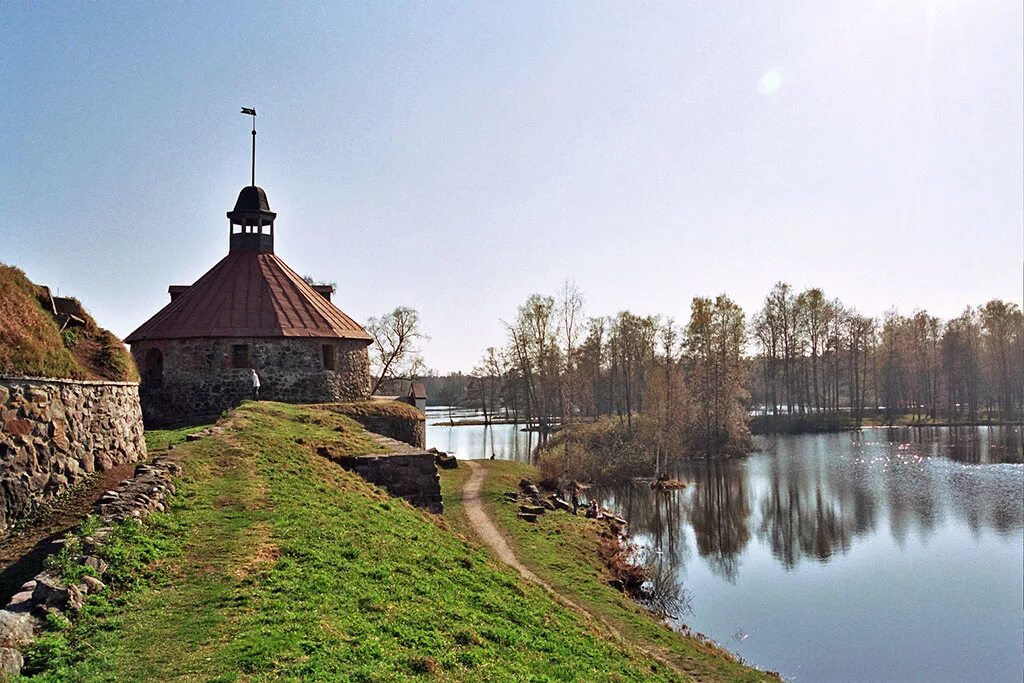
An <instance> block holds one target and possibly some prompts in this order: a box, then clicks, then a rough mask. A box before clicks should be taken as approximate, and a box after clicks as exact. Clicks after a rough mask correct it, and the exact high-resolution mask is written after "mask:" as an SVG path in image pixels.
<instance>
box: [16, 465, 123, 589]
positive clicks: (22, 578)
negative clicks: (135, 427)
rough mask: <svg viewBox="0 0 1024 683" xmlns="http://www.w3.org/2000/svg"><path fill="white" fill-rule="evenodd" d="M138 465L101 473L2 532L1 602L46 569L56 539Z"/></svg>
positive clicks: (80, 519) (74, 524)
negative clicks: (31, 516) (32, 515)
mask: <svg viewBox="0 0 1024 683" xmlns="http://www.w3.org/2000/svg"><path fill="white" fill-rule="evenodd" d="M137 464H138V463H134V462H129V463H125V464H123V465H118V466H117V467H113V468H111V469H109V470H105V471H103V472H97V473H96V474H95V475H93V476H92V477H90V478H89V479H87V480H85V482H83V483H82V484H81V485H79V486H78V487H76V488H74V489H72V490H71V491H70V492H68V493H67V494H65V495H64V496H61V497H60V498H58V499H57V500H55V501H52V502H51V503H50V504H48V505H47V506H46V507H44V508H43V510H42V512H41V513H40V514H38V515H37V516H35V517H33V518H31V519H28V520H25V521H24V522H22V523H21V524H19V525H18V526H17V527H16V528H15V529H14V530H12V531H9V532H7V533H6V534H4V535H0V604H7V601H8V600H9V599H10V597H11V596H12V595H14V594H15V593H17V592H18V590H19V589H20V587H21V585H22V584H23V583H25V582H26V581H28V580H29V579H31V578H32V577H33V576H35V575H36V574H38V573H39V572H40V571H42V570H43V564H44V561H45V560H46V558H47V557H48V556H49V555H51V554H53V552H54V551H55V550H56V548H57V546H56V545H54V541H56V540H57V539H58V538H61V537H62V536H64V534H66V533H67V532H68V531H71V530H72V529H74V528H75V527H77V526H78V525H79V524H80V523H81V521H82V519H83V518H84V517H85V516H86V515H88V514H89V513H90V512H92V510H93V505H94V504H95V503H96V501H97V500H99V499H100V497H101V496H102V495H103V493H104V492H105V491H106V490H107V489H112V488H115V487H116V486H117V482H119V481H121V480H122V479H127V478H128V477H130V476H132V473H133V472H134V471H135V466H136V465H137Z"/></svg>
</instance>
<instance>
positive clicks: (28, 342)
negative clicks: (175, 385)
mask: <svg viewBox="0 0 1024 683" xmlns="http://www.w3.org/2000/svg"><path fill="white" fill-rule="evenodd" d="M44 305H45V306H49V305H50V304H49V296H48V294H47V293H46V291H45V290H44V289H43V288H42V287H39V286H38V285H36V284H34V283H33V282H32V281H31V280H29V279H28V278H27V277H25V273H23V272H22V271H21V270H19V269H17V268H14V267H13V266H7V265H4V264H3V263H0V375H14V376H19V377H58V378H62V379H106V380H117V381H135V380H137V379H138V374H137V373H136V371H135V363H134V362H133V361H132V357H131V355H130V354H129V353H128V351H127V350H126V349H125V347H124V344H122V343H121V341H120V340H119V339H118V338H117V337H115V336H114V335H113V334H111V333H110V332H108V331H107V330H104V329H103V328H101V327H99V325H97V324H96V321H95V320H93V319H92V317H91V316H89V314H88V313H86V312H85V310H84V309H82V308H81V307H80V306H79V312H80V313H81V314H82V316H83V318H82V319H83V320H84V321H85V324H84V325H81V326H77V327H68V328H66V329H64V330H61V329H60V327H59V326H58V325H57V322H56V321H55V320H54V318H53V314H52V312H51V311H47V309H46V308H45V306H44Z"/></svg>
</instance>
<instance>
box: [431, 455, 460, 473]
mask: <svg viewBox="0 0 1024 683" xmlns="http://www.w3.org/2000/svg"><path fill="white" fill-rule="evenodd" d="M434 459H435V460H436V461H437V466H438V467H440V468H441V469H443V470H454V469H457V468H458V466H459V461H458V459H457V458H456V457H455V456H454V455H448V454H447V453H438V454H437V455H436V456H434Z"/></svg>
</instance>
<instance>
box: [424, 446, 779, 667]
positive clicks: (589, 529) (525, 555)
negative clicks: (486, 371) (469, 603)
mask: <svg viewBox="0 0 1024 683" xmlns="http://www.w3.org/2000/svg"><path fill="white" fill-rule="evenodd" d="M480 464H481V466H483V467H486V468H487V469H488V474H487V478H486V479H485V482H484V490H483V498H484V504H485V506H486V508H487V509H488V511H489V512H490V513H491V516H492V517H493V519H494V520H495V522H496V523H497V524H498V526H499V528H501V529H502V531H503V533H504V535H505V537H506V538H507V539H508V541H509V543H510V544H511V545H512V547H513V548H514V551H515V553H516V555H517V556H518V557H519V559H520V561H521V562H522V563H523V564H525V565H526V566H527V567H529V568H530V569H531V570H532V571H533V572H534V573H536V574H537V575H538V576H540V577H541V578H542V579H544V580H545V581H546V582H548V583H549V584H550V585H551V586H552V587H553V588H554V589H555V590H556V591H558V592H559V593H562V594H564V595H566V596H568V597H569V598H570V599H572V600H573V601H575V602H577V603H579V604H580V605H582V606H583V607H584V608H585V609H586V610H587V611H589V612H590V613H591V614H594V615H595V616H598V617H600V618H602V619H604V620H605V621H606V622H607V623H609V624H611V625H612V626H614V627H615V628H616V629H618V631H619V632H620V633H622V635H623V636H624V637H625V638H626V639H627V640H630V641H632V642H636V643H640V644H642V645H643V646H644V647H645V648H647V649H650V650H655V651H657V652H659V653H660V654H661V655H662V656H664V657H666V658H667V659H668V660H670V661H672V662H673V663H675V664H676V665H677V666H678V667H679V668H680V669H682V670H683V671H687V672H689V673H691V674H692V675H694V676H695V677H697V678H700V679H702V680H709V679H710V680H723V681H759V680H776V679H775V678H774V677H773V676H771V675H769V674H766V673H764V672H761V671H757V670H754V669H751V668H748V667H746V666H744V665H743V664H741V663H739V662H738V661H737V660H736V659H735V658H734V657H733V656H732V655H730V654H729V653H727V652H725V651H724V650H722V649H720V648H718V647H717V646H715V645H713V644H711V643H709V642H706V641H705V640H703V639H702V638H699V637H695V636H691V635H685V634H681V633H678V632H675V631H673V630H672V629H670V628H669V627H668V626H666V625H664V624H661V623H658V622H657V621H655V620H654V619H653V618H652V617H651V615H650V614H649V613H648V612H646V611H645V610H644V609H642V608H641V607H639V606H638V605H636V603H634V602H633V601H632V600H630V599H629V598H628V597H626V596H625V595H623V594H622V593H620V592H619V591H617V590H615V589H614V588H612V587H611V586H609V585H608V579H609V578H610V577H609V575H608V573H607V571H606V570H605V568H604V566H603V563H602V561H601V559H600V555H599V552H598V546H599V532H600V529H599V525H598V523H597V522H596V521H594V520H590V519H587V518H585V517H584V516H582V515H580V516H574V515H570V514H567V513H561V512H557V513H548V514H545V515H542V516H541V517H540V518H539V519H538V520H537V522H535V523H527V522H523V521H522V520H520V519H519V518H518V517H517V516H516V515H517V513H518V507H517V505H516V504H515V503H511V502H507V501H505V500H504V499H503V497H502V494H504V493H506V492H508V491H515V490H517V489H518V482H519V480H520V479H521V478H523V477H527V478H532V479H536V477H537V470H536V469H535V468H533V467H530V466H529V465H524V464H521V463H515V462H508V461H501V460H492V461H480ZM468 476H469V468H468V467H466V466H464V465H463V466H462V467H460V468H459V469H456V470H442V478H441V483H442V492H443V495H444V504H445V517H446V518H447V519H448V520H449V523H450V524H451V525H452V526H453V527H454V528H455V529H457V530H460V531H461V532H462V533H464V534H467V535H471V534H472V531H471V530H470V529H469V527H468V524H467V521H466V517H465V513H464V508H463V504H462V500H461V497H460V495H459V491H460V490H461V486H462V484H463V482H464V481H465V479H466V477H468Z"/></svg>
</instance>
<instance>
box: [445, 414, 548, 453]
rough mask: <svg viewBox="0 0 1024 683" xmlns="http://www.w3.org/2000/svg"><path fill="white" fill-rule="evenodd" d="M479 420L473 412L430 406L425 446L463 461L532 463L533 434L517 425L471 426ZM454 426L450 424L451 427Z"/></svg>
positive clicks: (481, 416)
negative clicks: (488, 459)
mask: <svg viewBox="0 0 1024 683" xmlns="http://www.w3.org/2000/svg"><path fill="white" fill-rule="evenodd" d="M467 420H472V421H482V420H483V414H482V413H481V412H480V411H477V410H471V409H466V408H453V409H451V410H450V411H449V409H448V408H447V407H444V406H439V407H434V406H430V407H428V408H427V434H426V437H427V447H428V448H437V449H438V450H442V451H445V452H446V453H452V454H454V455H456V456H458V457H460V458H463V459H465V460H483V459H487V458H490V457H492V456H493V457H495V458H496V459H498V460H518V461H520V462H532V456H533V451H534V448H535V447H536V445H537V435H536V434H534V433H533V432H527V431H523V425H521V424H492V425H483V424H471V425H460V424H459V423H460V422H464V421H467ZM453 423H454V425H453Z"/></svg>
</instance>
